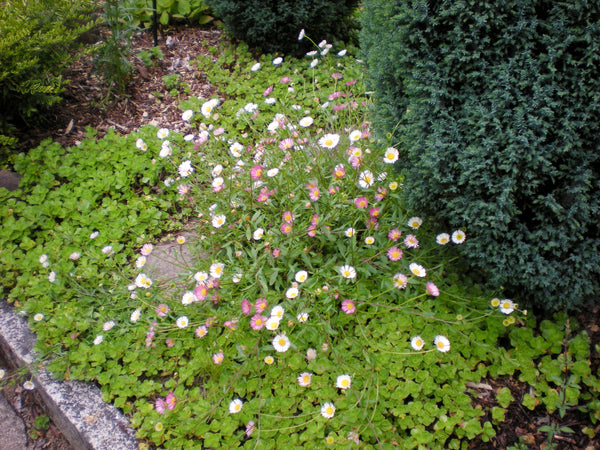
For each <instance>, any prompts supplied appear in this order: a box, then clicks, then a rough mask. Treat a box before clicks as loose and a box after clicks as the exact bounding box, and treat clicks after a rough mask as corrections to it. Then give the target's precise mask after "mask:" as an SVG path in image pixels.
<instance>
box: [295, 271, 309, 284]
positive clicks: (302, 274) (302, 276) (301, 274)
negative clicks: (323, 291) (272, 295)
mask: <svg viewBox="0 0 600 450" xmlns="http://www.w3.org/2000/svg"><path fill="white" fill-rule="evenodd" d="M294 279H295V280H296V281H297V282H298V283H304V282H305V281H306V280H307V279H308V272H307V271H306V270H299V271H298V272H296V275H294Z"/></svg>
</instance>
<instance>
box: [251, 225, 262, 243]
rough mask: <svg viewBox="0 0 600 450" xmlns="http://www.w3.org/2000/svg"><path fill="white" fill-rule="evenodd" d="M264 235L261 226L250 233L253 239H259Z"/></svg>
mask: <svg viewBox="0 0 600 450" xmlns="http://www.w3.org/2000/svg"><path fill="white" fill-rule="evenodd" d="M264 235H265V230H264V229H262V228H257V229H256V230H254V233H252V238H253V239H254V240H255V241H260V240H261V239H262V238H263V236H264Z"/></svg>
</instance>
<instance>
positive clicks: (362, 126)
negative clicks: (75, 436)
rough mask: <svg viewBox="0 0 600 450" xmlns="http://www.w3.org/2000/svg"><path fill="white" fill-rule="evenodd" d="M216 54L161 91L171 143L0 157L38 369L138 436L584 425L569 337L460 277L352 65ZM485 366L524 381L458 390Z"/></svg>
mask: <svg viewBox="0 0 600 450" xmlns="http://www.w3.org/2000/svg"><path fill="white" fill-rule="evenodd" d="M299 38H301V39H308V37H307V36H304V35H303V33H300V35H299ZM215 51H216V52H218V53H219V54H220V57H219V60H218V63H217V64H216V65H215V66H214V67H211V71H210V72H209V73H208V75H209V77H210V79H211V82H212V83H214V84H215V85H217V86H218V88H219V91H220V95H219V96H215V97H214V98H211V99H201V98H189V99H186V100H184V101H182V102H181V110H182V119H183V120H185V121H187V122H188V123H189V126H190V129H189V133H186V134H179V133H175V132H173V131H172V130H171V129H169V128H168V127H164V128H156V127H150V126H148V127H144V128H142V129H140V130H139V132H136V133H132V134H130V135H128V136H120V135H117V134H116V133H111V134H109V135H108V136H107V137H105V138H103V139H99V140H96V139H94V137H93V136H92V135H90V137H89V139H86V140H85V141H83V142H82V144H81V146H79V147H73V148H68V149H64V148H61V147H60V146H59V145H58V144H52V143H50V142H45V143H44V144H43V145H42V146H41V147H40V148H38V149H35V150H32V151H31V152H30V153H29V154H28V155H22V156H19V157H18V158H16V160H15V165H16V167H17V169H18V170H19V172H21V173H23V174H24V175H25V177H24V179H23V182H22V192H17V193H8V192H6V191H0V196H1V197H0V200H2V201H1V202H0V205H2V206H0V213H1V216H2V224H3V226H2V228H1V231H0V244H1V248H2V252H1V253H0V258H1V262H2V272H0V279H3V280H7V281H3V283H4V288H5V289H6V291H7V292H9V300H10V301H11V302H12V303H14V304H15V305H16V306H17V307H18V308H20V309H22V310H23V311H24V312H25V314H27V315H28V317H29V318H30V321H31V325H32V327H33V329H34V330H35V331H36V333H37V335H38V348H39V350H40V352H41V357H42V359H44V358H48V359H49V358H52V360H51V361H50V366H49V367H50V369H51V370H52V371H54V373H55V374H56V375H57V376H59V377H64V378H68V379H80V380H86V381H93V382H96V383H98V384H99V385H100V386H101V388H102V392H103V395H104V398H105V399H106V400H107V401H110V402H112V403H114V404H115V405H116V406H117V407H119V408H121V409H122V410H123V411H124V412H125V413H126V414H128V415H129V417H130V418H131V423H132V425H133V426H134V427H135V428H136V430H137V435H138V437H139V438H140V439H141V440H142V444H141V447H142V448H152V447H160V448H198V447H199V446H202V447H205V448H235V447H242V448H324V447H327V446H329V447H331V448H348V447H352V446H356V445H358V446H361V448H393V447H399V448H451V449H460V448H467V446H468V442H469V441H470V440H472V439H475V438H477V439H481V440H482V441H484V442H487V441H489V440H490V439H492V438H493V436H494V435H495V433H496V429H497V427H498V425H499V424H500V423H501V422H502V421H504V420H505V415H506V412H507V410H508V408H510V407H511V405H514V404H519V405H522V406H523V407H525V408H529V409H531V410H537V411H542V412H543V413H547V414H548V415H551V414H554V413H556V412H558V413H559V414H566V413H567V412H570V411H572V410H579V411H581V412H582V413H584V414H587V415H588V416H589V418H590V419H589V420H590V422H591V423H596V422H597V421H598V419H599V418H600V417H599V411H600V404H599V400H598V387H599V381H598V378H597V373H591V370H590V368H589V364H588V363H589V357H590V343H589V339H588V337H587V335H586V334H585V333H583V332H578V331H577V329H576V324H575V323H573V322H572V321H569V319H568V318H567V317H566V316H561V315H557V316H555V317H554V319H553V320H552V321H549V320H545V321H538V320H536V318H535V317H533V316H532V315H531V314H527V312H526V311H524V310H523V308H522V307H519V305H517V304H515V303H514V302H512V301H511V300H509V299H503V298H502V297H503V296H502V293H501V292H499V291H489V290H487V289H485V288H484V287H482V286H481V285H479V284H478V283H476V282H474V281H473V280H472V279H471V278H470V277H469V276H468V273H467V272H466V271H465V270H464V269H465V265H464V263H463V262H462V260H461V258H460V257H459V256H458V255H459V254H458V252H457V249H459V248H460V246H462V245H464V243H465V242H467V241H468V240H469V239H470V237H469V236H468V235H466V234H465V232H464V231H463V230H461V229H460V228H456V229H440V228H439V226H438V225H437V224H436V223H433V222H430V221H427V220H426V219H425V218H422V217H421V216H420V214H419V212H418V211H410V210H408V209H407V208H406V206H405V203H404V189H405V187H404V185H403V182H404V180H403V178H402V176H401V175H400V174H399V173H397V172H395V171H394V170H393V165H394V163H395V162H396V161H397V159H398V157H399V152H398V150H397V149H395V148H394V147H392V146H391V145H390V144H389V142H386V141H380V140H377V139H375V138H374V137H373V136H372V130H371V124H370V123H369V121H368V117H369V116H368V111H369V108H370V107H371V104H370V103H371V101H370V100H369V98H368V97H367V96H366V95H365V87H364V82H363V80H364V66H363V64H361V62H360V61H359V60H357V59H356V57H355V56H353V55H349V54H348V52H347V50H346V49H344V48H342V47H334V46H330V45H329V44H328V43H327V42H319V44H318V45H317V44H314V50H313V51H311V52H310V53H309V54H308V55H306V57H304V58H301V59H293V58H286V59H283V58H281V57H276V56H275V55H262V56H260V57H259V58H258V59H255V58H254V57H253V56H252V55H251V54H250V52H249V51H248V48H247V47H246V46H244V45H240V46H237V47H235V46H223V47H222V48H219V49H216V50H215ZM198 64H199V66H200V67H208V66H207V65H206V61H203V60H200V61H198ZM40 217H41V218H42V219H41V220H40V219H39V218H40ZM186 218H187V219H190V218H193V219H194V220H195V221H197V223H198V225H197V229H196V232H197V236H198V237H197V239H195V240H192V239H188V240H186V239H184V238H183V237H182V236H180V237H179V238H178V239H177V242H178V244H179V245H180V246H181V247H182V249H183V247H186V248H187V249H189V250H190V251H191V256H190V257H187V258H186V259H185V261H184V262H183V263H182V264H181V267H180V271H179V275H178V276H177V277H176V278H174V279H170V280H162V281H160V282H159V280H158V279H155V280H153V279H151V278H150V277H149V276H148V275H147V273H146V270H145V265H146V262H147V258H148V256H150V255H152V252H153V248H154V247H153V244H156V242H157V240H158V237H159V235H160V234H161V233H162V232H164V231H168V230H172V229H173V227H174V226H175V225H176V224H175V223H174V221H175V220H183V219H186ZM32 223H33V224H35V227H32V226H31V224H32ZM176 251H177V249H176ZM502 377H514V378H515V379H518V380H519V382H521V383H525V384H527V385H529V386H531V389H529V390H528V391H527V392H528V393H527V395H525V396H524V397H523V398H515V397H514V396H513V394H512V393H511V392H510V390H508V389H507V388H503V389H499V390H497V391H493V396H494V401H493V402H492V406H489V404H488V405H486V406H482V405H481V404H480V403H478V401H477V398H478V393H479V391H478V389H479V388H478V385H479V384H480V383H482V382H485V381H486V380H489V379H501V378H502ZM556 429H558V428H556ZM549 430H550V431H552V430H553V429H550V428H549ZM584 432H586V433H589V435H590V436H591V437H592V436H593V433H594V430H593V429H591V428H590V429H587V430H585V431H584Z"/></svg>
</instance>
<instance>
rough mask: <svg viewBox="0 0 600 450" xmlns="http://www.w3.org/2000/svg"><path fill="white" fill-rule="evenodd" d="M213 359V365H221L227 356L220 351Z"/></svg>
mask: <svg viewBox="0 0 600 450" xmlns="http://www.w3.org/2000/svg"><path fill="white" fill-rule="evenodd" d="M212 359H213V363H215V364H221V363H222V362H223V360H224V359H225V354H224V353H223V351H219V352H217V353H215V354H214V355H212Z"/></svg>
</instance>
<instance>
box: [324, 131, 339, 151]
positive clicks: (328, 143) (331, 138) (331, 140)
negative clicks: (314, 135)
mask: <svg viewBox="0 0 600 450" xmlns="http://www.w3.org/2000/svg"><path fill="white" fill-rule="evenodd" d="M339 142H340V135H339V134H334V133H328V134H326V135H324V136H323V137H321V138H320V139H319V145H320V146H321V147H323V148H329V149H332V148H335V147H336V146H337V145H338V143H339Z"/></svg>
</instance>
